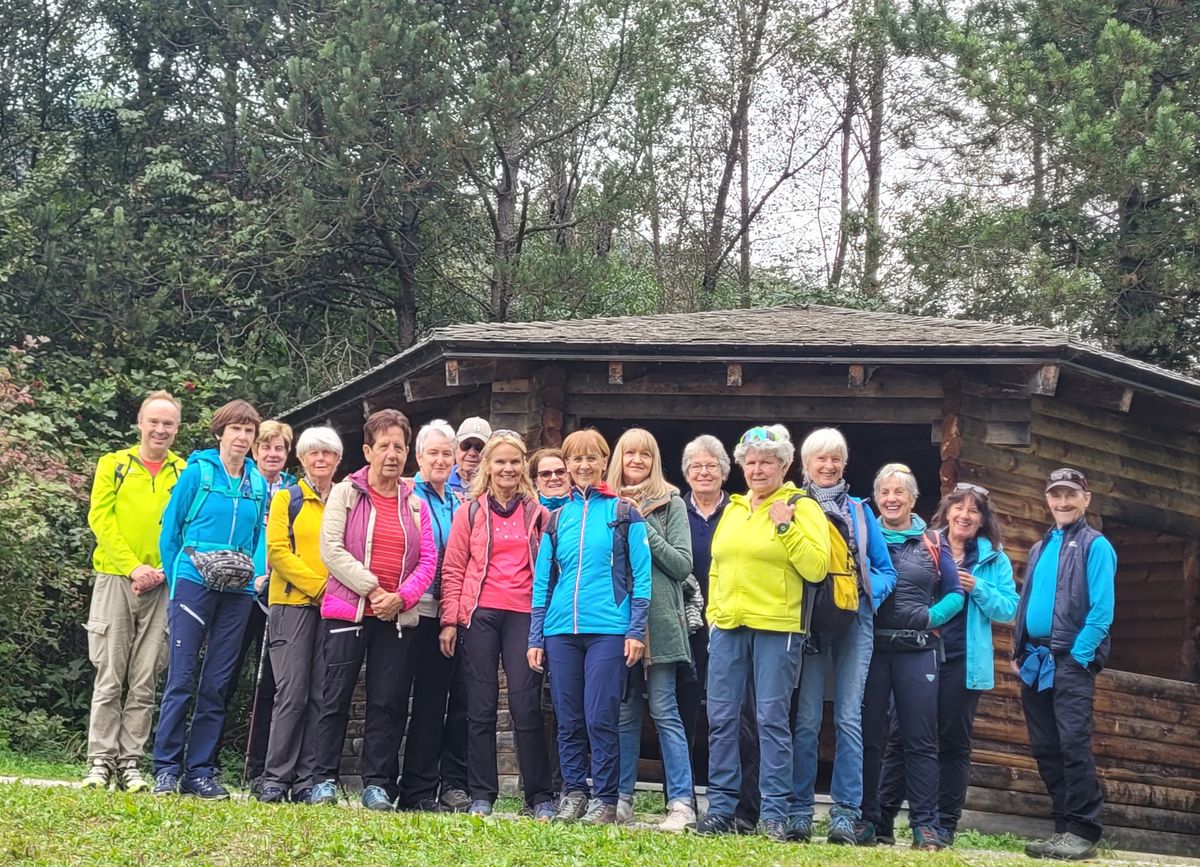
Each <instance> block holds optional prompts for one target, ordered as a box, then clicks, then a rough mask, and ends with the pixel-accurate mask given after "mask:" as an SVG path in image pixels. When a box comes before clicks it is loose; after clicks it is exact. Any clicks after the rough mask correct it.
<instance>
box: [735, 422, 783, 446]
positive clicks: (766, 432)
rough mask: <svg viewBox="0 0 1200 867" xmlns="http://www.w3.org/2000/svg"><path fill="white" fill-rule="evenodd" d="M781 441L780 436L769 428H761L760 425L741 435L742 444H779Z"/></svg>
mask: <svg viewBox="0 0 1200 867" xmlns="http://www.w3.org/2000/svg"><path fill="white" fill-rule="evenodd" d="M782 440H783V437H782V436H780V435H779V433H778V432H777V431H773V430H771V429H770V428H769V427H763V426H762V425H758V426H757V427H752V428H750V430H748V431H746V432H745V433H744V434H742V439H741V442H742V443H761V442H770V443H777V442H781V441H782Z"/></svg>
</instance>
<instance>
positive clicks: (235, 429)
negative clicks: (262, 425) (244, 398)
mask: <svg viewBox="0 0 1200 867" xmlns="http://www.w3.org/2000/svg"><path fill="white" fill-rule="evenodd" d="M257 434H258V428H257V427H256V426H255V425H252V424H250V423H249V422H233V423H231V424H227V425H225V430H223V431H221V437H220V439H219V440H217V448H218V449H220V452H221V457H222V458H223V459H227V460H229V459H232V460H238V461H240V460H242V459H244V458H245V457H246V455H248V454H250V448H251V446H253V445H254V437H255V436H256V435H257Z"/></svg>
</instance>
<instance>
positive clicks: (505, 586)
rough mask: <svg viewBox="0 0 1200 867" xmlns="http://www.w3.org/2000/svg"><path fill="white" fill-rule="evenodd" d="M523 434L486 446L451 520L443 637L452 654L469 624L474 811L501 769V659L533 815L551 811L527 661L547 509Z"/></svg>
mask: <svg viewBox="0 0 1200 867" xmlns="http://www.w3.org/2000/svg"><path fill="white" fill-rule="evenodd" d="M526 470H527V467H526V459H525V443H524V442H523V441H522V440H521V438H520V437H519V436H517V435H516V434H515V433H512V432H511V431H498V432H497V433H495V434H493V435H492V438H491V439H490V440H488V443H487V445H486V446H485V447H484V449H483V456H482V458H481V462H480V468H479V473H478V475H476V477H475V479H474V481H473V483H472V485H471V495H472V499H471V500H470V501H469V502H468V503H465V504H464V505H463V506H462V507H460V508H459V510H458V512H457V513H455V515H454V521H453V523H452V524H451V525H450V538H449V540H448V541H447V542H446V553H445V559H444V561H443V563H442V601H441V619H442V632H441V645H442V653H444V654H445V655H446V656H452V655H453V654H454V652H455V647H456V644H458V643H459V631H460V630H461V631H462V640H461V647H462V650H461V652H462V654H463V658H462V663H463V667H464V672H465V674H466V680H467V714H468V720H469V722H468V728H467V786H468V788H469V789H470V794H471V801H472V803H471V808H470V813H471V815H474V816H489V815H491V812H492V803H493V802H494V801H495V800H496V796H497V795H498V794H499V781H498V779H497V773H496V714H497V705H498V702H499V698H500V683H499V676H498V674H497V668H498V665H499V662H500V660H501V659H502V658H503V660H504V673H505V675H506V676H507V678H508V708H509V713H511V714H512V720H513V729H514V733H515V736H516V745H517V764H518V766H519V767H520V769H521V780H522V783H523V785H524V787H525V803H526V805H527V806H528V807H530V808H531V809H532V811H533V815H534V818H536V819H538V820H539V821H543V822H548V821H550V819H551V818H552V817H553V816H554V802H553V796H552V791H551V788H552V783H551V775H550V759H549V756H548V755H547V753H546V741H545V736H544V734H543V731H542V705H541V690H542V676H541V674H539V673H538V672H536V671H533V670H532V669H531V668H530V667H529V665H528V663H527V661H526V649H527V647H528V644H529V617H530V611H531V610H532V603H533V567H534V563H535V562H536V561H537V548H538V542H539V540H540V539H541V537H542V529H543V527H544V526H545V523H546V520H547V519H548V517H549V512H547V511H546V508H545V507H544V506H542V505H541V504H540V503H539V502H538V497H537V494H536V493H535V492H534V490H533V488H532V487H531V486H530V484H529V476H528V473H527V471H526Z"/></svg>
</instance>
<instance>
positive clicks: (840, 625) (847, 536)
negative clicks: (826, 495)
mask: <svg viewBox="0 0 1200 867" xmlns="http://www.w3.org/2000/svg"><path fill="white" fill-rule="evenodd" d="M806 496H809V495H808V494H797V495H796V496H794V497H792V498H791V499H790V500H789V501H788V502H789V503H794V502H795V501H796V500H799V499H801V498H802V497H806ZM851 509H852V510H853V511H854V514H855V517H856V518H857V519H858V523H859V525H860V526H859V527H858V530H859V533H858V539H859V540H861V543H862V544H859V545H855V544H854V535H853V534H852V533H851V531H850V525H849V524H847V523H846V519H845V518H844V517H843V516H842V515H840V514H831V513H829V512H825V519H826V520H827V521H828V522H829V526H830V529H831V531H836V532H837V534H838V535H839V536H841V537H842V540H843V541H844V542H845V543H846V545H847V547H848V548H850V549H851V550H853V551H855V552H856V553H857V557H856V558H854V559H855V560H856V565H857V568H858V571H859V573H860V575H859V578H860V582H859V587H861V586H863V583H864V582H865V579H866V576H867V575H869V574H870V573H869V572H868V571H867V570H868V568H869V567H868V566H867V563H866V559H865V557H864V556H863V545H865V544H866V537H867V533H866V512H865V510H864V507H863V506H861V505H858V504H855V503H851ZM805 589H806V592H805V604H804V614H803V623H804V631H805V633H806V634H807V635H808V641H807V642H806V644H805V649H806V651H807V652H809V653H819V652H820V649H821V642H822V639H825V640H827V641H828V640H833V639H834V638H837V637H838V636H839V635H841V634H842V633H844V632H845V631H846V630H847V629H848V628H849V627H850V626H852V625H853V624H854V621H855V620H856V618H857V617H858V606H857V605H855V607H854V608H853V609H848V608H845V607H843V606H840V605H838V604H837V603H836V601H835V600H834V592H833V578H832V577H831V576H830V575H828V574H827V575H826V576H825V577H824V578H822V579H821V580H820V581H819V582H817V583H816V584H810V585H808V587H807V588H805Z"/></svg>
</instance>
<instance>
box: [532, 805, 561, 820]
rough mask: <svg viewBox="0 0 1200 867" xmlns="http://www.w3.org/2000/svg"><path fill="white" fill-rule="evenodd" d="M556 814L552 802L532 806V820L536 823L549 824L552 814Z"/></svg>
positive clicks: (552, 817)
mask: <svg viewBox="0 0 1200 867" xmlns="http://www.w3.org/2000/svg"><path fill="white" fill-rule="evenodd" d="M556 812H558V811H557V810H556V809H555V808H554V802H553V801H538V802H537V803H536V804H534V805H533V818H534V821H537V822H549V821H551V820H553V819H554V814H555V813H556Z"/></svg>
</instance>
